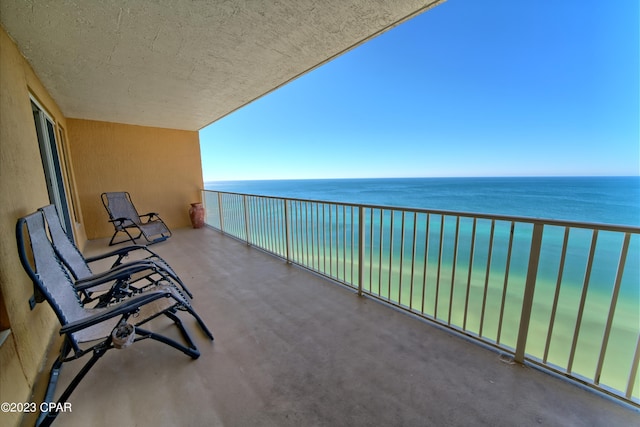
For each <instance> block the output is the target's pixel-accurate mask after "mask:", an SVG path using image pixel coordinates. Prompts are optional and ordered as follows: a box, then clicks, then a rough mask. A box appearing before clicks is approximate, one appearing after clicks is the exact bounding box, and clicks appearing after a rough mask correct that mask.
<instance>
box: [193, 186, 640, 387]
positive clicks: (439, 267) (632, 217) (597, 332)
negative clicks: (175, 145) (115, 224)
mask: <svg viewBox="0 0 640 427" xmlns="http://www.w3.org/2000/svg"><path fill="white" fill-rule="evenodd" d="M206 187H207V188H208V189H213V190H219V191H228V192H239V193H248V194H259V195H269V196H278V197H288V198H300V199H310V200H323V201H333V202H347V203H357V204H358V203H360V204H371V205H384V206H399V207H414V208H422V209H436V210H446V211H463V212H478V213H487V214H497V215H514V216H523V217H535V218H545V219H561V220H569V221H581V222H589V223H606V224H618V225H631V226H639V225H640V178H638V177H559V178H437V179H436V178H424V179H364V180H299V181H237V182H224V183H208V184H207V186H206ZM260 203H263V206H266V205H264V202H260ZM249 205H250V206H253V203H249ZM235 206H236V208H239V207H240V206H241V205H240V204H236V205H235ZM329 206H332V207H329ZM265 211H266V212H274V208H273V207H268V208H267V209H266V210H265ZM251 212H254V213H257V212H258V208H256V207H254V208H252V210H251ZM279 214H280V215H283V213H282V211H281V212H280V213H279ZM234 215H235V218H239V219H241V220H243V219H244V214H242V213H240V212H236V213H235V214H234ZM251 215H253V214H252V213H251V214H250V216H251ZM290 215H291V217H292V218H295V222H294V223H293V224H292V226H291V227H292V251H293V254H292V257H294V258H295V259H296V262H299V263H301V264H303V265H306V266H308V267H310V268H312V269H314V270H317V271H321V272H323V273H325V274H328V275H330V276H332V277H335V278H337V279H339V280H341V281H344V282H347V283H349V284H354V283H355V281H354V269H355V275H356V276H357V271H358V267H357V265H354V262H353V261H352V259H354V255H355V262H356V263H357V251H358V249H357V239H355V241H354V238H353V233H354V230H353V228H354V227H353V226H352V224H354V220H353V219H352V216H351V215H352V211H351V208H348V209H345V210H342V208H339V207H335V205H325V204H299V205H295V206H292V207H291V212H290ZM231 218H233V216H230V217H229V219H231ZM392 218H393V225H392ZM355 220H356V221H357V213H356V215H355ZM232 222H233V221H231V220H229V221H228V222H225V224H231V223H232ZM252 223H253V221H252ZM365 223H366V224H365V230H366V232H365V238H364V277H363V282H364V283H363V287H364V289H365V291H368V292H370V293H372V294H373V295H377V296H379V297H380V298H382V299H387V300H390V301H392V302H394V303H398V304H400V305H402V306H404V307H408V308H409V309H410V310H412V311H416V312H419V313H420V314H422V315H425V316H427V317H431V318H434V319H437V320H438V321H439V322H441V323H446V324H451V325H452V326H454V327H456V328H459V329H463V330H464V331H466V332H468V333H471V334H474V335H478V336H481V337H482V338H483V339H486V340H489V341H491V342H495V343H499V344H500V345H504V346H506V347H508V348H514V347H515V345H516V341H517V331H518V327H519V322H520V312H521V307H522V301H523V291H524V284H525V279H526V273H527V263H528V258H529V248H530V246H531V234H532V229H533V226H532V225H531V224H524V223H516V225H515V228H514V232H513V244H512V246H513V249H512V251H511V257H510V260H509V262H507V254H508V252H509V250H508V247H509V238H510V236H511V230H510V227H511V224H510V222H507V221H498V222H496V223H495V224H494V230H493V233H492V231H491V228H492V225H491V221H490V220H483V219H480V220H478V221H477V222H476V223H475V228H474V223H473V220H472V219H470V218H460V219H459V221H458V220H457V219H456V217H455V216H451V215H430V216H427V215H426V214H423V213H420V214H417V215H416V216H415V217H414V216H413V214H412V213H409V214H407V215H405V218H404V234H403V232H402V227H401V224H402V215H401V212H399V211H395V212H394V213H393V214H392V211H391V210H381V209H366V210H365ZM256 224H257V221H256ZM269 224H270V223H269V222H268V221H267V222H266V223H263V225H262V226H260V227H259V228H256V229H255V230H254V231H252V234H253V238H260V239H264V238H265V235H266V234H267V231H266V230H267V229H268V226H269ZM319 224H323V225H319ZM240 229H241V230H244V228H243V227H240ZM392 230H393V232H391V231H392ZM281 231H282V229H281ZM355 232H356V233H357V230H355ZM564 232H565V229H564V227H556V226H547V227H545V230H544V234H543V238H542V250H541V258H540V264H539V267H538V271H537V280H536V288H535V294H534V301H533V310H532V317H531V326H530V329H529V331H530V334H529V338H528V340H527V346H526V352H527V354H528V355H530V356H531V357H534V358H537V359H540V360H542V359H546V360H547V362H548V363H551V364H553V365H555V366H558V367H560V369H561V370H565V371H566V372H567V373H571V374H572V375H576V376H579V377H583V378H586V379H587V380H588V381H593V382H596V379H595V375H596V371H597V370H598V366H597V365H598V360H599V357H600V353H601V348H603V347H602V345H603V341H604V340H605V330H606V328H607V324H609V325H610V327H611V334H610V336H609V338H608V343H607V345H606V346H605V347H604V348H605V350H606V357H604V358H603V360H604V365H603V366H602V368H601V372H602V374H601V377H600V379H599V381H600V383H601V384H603V385H605V386H608V387H611V388H613V389H615V390H618V393H624V391H625V389H626V386H627V384H628V374H629V371H630V369H631V365H632V361H633V354H634V351H635V346H636V343H637V340H638V334H639V333H640V309H639V306H640V286H639V282H640V269H639V264H640V262H639V261H640V237H639V236H638V235H637V234H636V235H632V237H631V239H630V243H629V250H628V255H627V257H626V258H625V260H626V265H625V269H624V275H623V276H622V277H621V281H620V286H619V291H616V288H615V284H616V281H617V273H618V264H619V260H620V254H621V247H622V243H623V239H624V235H623V233H617V232H607V231H601V232H599V233H598V234H597V236H596V235H594V234H593V232H592V231H591V230H584V229H579V228H571V230H570V233H569V234H568V235H567V245H566V247H567V251H566V256H565V259H564V261H563V262H562V272H561V271H560V264H561V257H562V247H563V245H564V244H563V239H564ZM456 236H457V237H456ZM265 241H267V242H268V239H267V240H265ZM455 242H457V245H455V244H454V243H455ZM490 246H491V249H492V250H491V252H490V251H489V247H490ZM282 248H284V242H283V241H282V238H280V241H279V242H278V243H277V244H276V245H275V249H276V250H282ZM592 248H593V253H592V255H591V256H592V257H593V264H592V268H591V269H587V267H586V266H587V261H588V258H589V256H590V251H591V249H592ZM272 250H273V249H272ZM490 253H491V257H489V254H490ZM327 260H329V261H328V264H327ZM412 266H413V268H412ZM616 295H617V297H616ZM616 298H617V300H616ZM503 300H504V305H503V304H502V301H503ZM614 300H616V301H614ZM613 302H616V305H615V310H613V311H611V312H610V307H612V303H613ZM581 305H582V306H583V310H579V307H580V306H581ZM554 307H555V310H554ZM552 317H553V318H554V319H555V320H554V322H553V328H551V327H550V326H551V325H552V322H551V318H552ZM500 319H502V321H501V320H500ZM576 325H579V326H580V330H579V333H578V334H576V333H575V331H576ZM547 336H548V337H549V339H548V340H547ZM572 348H574V349H575V353H574V354H573V356H572V354H571V350H572ZM639 391H640V390H639V387H638V386H637V385H636V386H635V388H634V390H633V396H634V399H637V398H638V394H639Z"/></svg>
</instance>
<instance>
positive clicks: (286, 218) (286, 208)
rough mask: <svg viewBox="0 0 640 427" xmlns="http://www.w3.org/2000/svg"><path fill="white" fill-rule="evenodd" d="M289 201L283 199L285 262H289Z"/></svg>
mask: <svg viewBox="0 0 640 427" xmlns="http://www.w3.org/2000/svg"><path fill="white" fill-rule="evenodd" d="M289 204H290V201H289V200H287V199H284V226H285V229H284V234H285V240H286V244H287V246H286V253H287V262H288V263H289V264H291V215H290V213H289Z"/></svg>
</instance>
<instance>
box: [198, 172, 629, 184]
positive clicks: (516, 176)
mask: <svg viewBox="0 0 640 427" xmlns="http://www.w3.org/2000/svg"><path fill="white" fill-rule="evenodd" d="M494 178H640V174H638V175H479V176H471V175H470V176H450V175H449V176H379V177H344V178H335V177H331V178H328V177H324V178H255V179H210V180H203V182H204V183H211V182H238V181H245V182H248V181H332V180H333V181H345V180H357V179H359V180H364V179H371V180H373V179H494Z"/></svg>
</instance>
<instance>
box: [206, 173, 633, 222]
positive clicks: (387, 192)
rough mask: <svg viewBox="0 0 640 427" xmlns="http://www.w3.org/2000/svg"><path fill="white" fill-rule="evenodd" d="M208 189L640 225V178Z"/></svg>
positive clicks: (299, 183) (250, 184)
mask: <svg viewBox="0 0 640 427" xmlns="http://www.w3.org/2000/svg"><path fill="white" fill-rule="evenodd" d="M205 188H206V189H210V190H218V191H228V192H238V193H248V194H255V195H267V196H278V197H288V198H299V199H313V200H323V201H332V202H348V203H362V204H374V205H383V206H402V207H411V208H423V209H438V210H450V211H462V212H478V213H488V214H497V215H517V216H525V217H533V218H546V219H562V220H570V221H583V222H595V223H608V224H620V225H634V226H640V177H637V176H634V177H517V178H514V177H500V178H376V179H313V180H277V181H220V182H207V183H206V185H205Z"/></svg>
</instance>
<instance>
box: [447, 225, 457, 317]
mask: <svg viewBox="0 0 640 427" xmlns="http://www.w3.org/2000/svg"><path fill="white" fill-rule="evenodd" d="M459 237H460V216H456V232H455V237H454V238H453V258H452V260H451V291H449V313H448V315H447V323H448V324H449V326H451V314H452V312H453V295H454V292H455V287H456V263H457V261H458V245H459V243H460V242H459V241H458V240H459Z"/></svg>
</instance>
